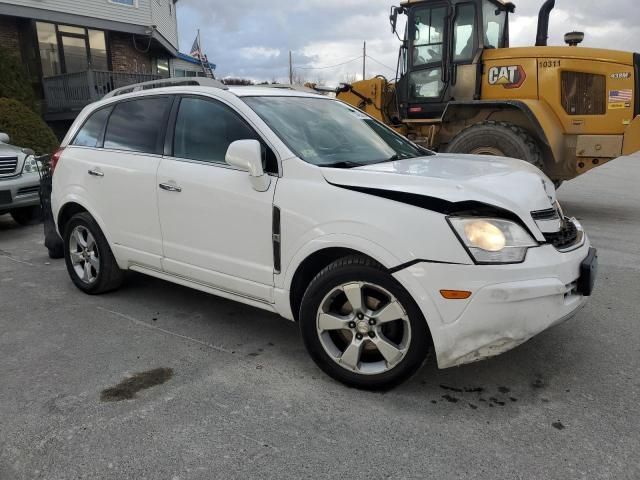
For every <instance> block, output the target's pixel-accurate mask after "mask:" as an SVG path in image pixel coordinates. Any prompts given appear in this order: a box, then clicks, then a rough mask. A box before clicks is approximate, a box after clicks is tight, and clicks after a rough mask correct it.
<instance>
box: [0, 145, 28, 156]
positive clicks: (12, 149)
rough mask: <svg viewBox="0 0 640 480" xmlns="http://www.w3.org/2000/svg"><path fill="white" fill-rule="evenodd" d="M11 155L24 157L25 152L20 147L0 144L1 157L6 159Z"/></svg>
mask: <svg viewBox="0 0 640 480" xmlns="http://www.w3.org/2000/svg"><path fill="white" fill-rule="evenodd" d="M9 155H10V156H14V157H19V156H21V155H23V152H22V149H21V148H20V147H16V146H14V145H9V144H8V143H2V142H0V156H2V157H6V156H9Z"/></svg>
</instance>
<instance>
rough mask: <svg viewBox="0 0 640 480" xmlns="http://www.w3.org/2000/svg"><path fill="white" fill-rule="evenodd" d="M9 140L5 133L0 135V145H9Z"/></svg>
mask: <svg viewBox="0 0 640 480" xmlns="http://www.w3.org/2000/svg"><path fill="white" fill-rule="evenodd" d="M10 141H11V138H9V135H7V134H6V133H0V143H9V142H10Z"/></svg>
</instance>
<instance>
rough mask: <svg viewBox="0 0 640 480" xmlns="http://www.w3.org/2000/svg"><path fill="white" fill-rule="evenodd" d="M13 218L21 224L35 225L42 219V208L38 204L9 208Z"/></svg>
mask: <svg viewBox="0 0 640 480" xmlns="http://www.w3.org/2000/svg"><path fill="white" fill-rule="evenodd" d="M11 217H12V218H13V220H14V221H15V222H16V223H17V224H19V225H22V226H27V225H36V224H37V223H40V222H41V221H42V219H43V216H42V208H41V207H40V206H39V205H36V206H33V207H24V208H16V209H15V210H11Z"/></svg>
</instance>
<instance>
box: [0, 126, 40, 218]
mask: <svg viewBox="0 0 640 480" xmlns="http://www.w3.org/2000/svg"><path fill="white" fill-rule="evenodd" d="M9 142H10V138H9V136H8V135H7V134H6V133H0V215H3V214H5V213H10V214H11V216H12V217H13V219H14V220H15V221H16V222H18V223H19V224H20V225H28V224H29V223H31V222H33V221H34V220H37V219H38V218H40V216H41V209H40V174H39V164H38V160H37V159H36V157H35V156H34V152H33V151H32V150H30V149H27V148H20V147H16V146H13V145H9Z"/></svg>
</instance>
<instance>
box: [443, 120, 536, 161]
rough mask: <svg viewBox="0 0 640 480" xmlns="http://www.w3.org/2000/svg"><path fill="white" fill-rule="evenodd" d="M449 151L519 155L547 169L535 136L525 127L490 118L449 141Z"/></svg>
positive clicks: (499, 155)
mask: <svg viewBox="0 0 640 480" xmlns="http://www.w3.org/2000/svg"><path fill="white" fill-rule="evenodd" d="M447 152H450V153H469V154H475V155H495V156H498V157H511V158H517V159H519V160H524V161H525V162H528V163H530V164H531V165H534V166H536V167H538V168H539V169H540V170H544V161H543V160H542V152H541V150H540V147H539V146H538V143H537V142H536V141H535V139H534V138H533V137H532V136H531V134H530V133H529V132H527V131H526V130H525V129H524V128H522V127H518V126H516V125H512V124H510V123H506V122H492V121H487V122H482V123H478V124H476V125H473V126H471V127H468V128H466V129H465V130H463V131H462V132H460V133H459V134H458V135H456V136H455V137H454V138H453V140H452V141H451V143H449V145H448V146H447Z"/></svg>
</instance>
